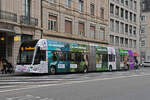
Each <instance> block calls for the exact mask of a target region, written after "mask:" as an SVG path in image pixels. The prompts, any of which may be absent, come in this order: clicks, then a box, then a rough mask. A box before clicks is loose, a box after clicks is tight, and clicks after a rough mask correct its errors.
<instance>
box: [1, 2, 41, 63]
mask: <svg viewBox="0 0 150 100" xmlns="http://www.w3.org/2000/svg"><path fill="white" fill-rule="evenodd" d="M40 37H41V0H0V57H1V58H6V59H7V60H8V61H9V62H11V63H12V64H13V65H14V64H16V60H17V55H18V51H19V46H20V44H21V43H22V42H23V41H26V40H31V39H40Z"/></svg>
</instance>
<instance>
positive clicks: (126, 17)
mask: <svg viewBox="0 0 150 100" xmlns="http://www.w3.org/2000/svg"><path fill="white" fill-rule="evenodd" d="M125 19H126V20H128V11H127V10H126V11H125Z"/></svg>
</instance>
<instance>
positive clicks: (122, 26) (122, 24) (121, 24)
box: [120, 23, 124, 34]
mask: <svg viewBox="0 0 150 100" xmlns="http://www.w3.org/2000/svg"><path fill="white" fill-rule="evenodd" d="M120 32H121V34H123V33H124V23H120Z"/></svg>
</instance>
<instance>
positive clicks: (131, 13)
mask: <svg viewBox="0 0 150 100" xmlns="http://www.w3.org/2000/svg"><path fill="white" fill-rule="evenodd" d="M130 21H132V13H131V12H130Z"/></svg>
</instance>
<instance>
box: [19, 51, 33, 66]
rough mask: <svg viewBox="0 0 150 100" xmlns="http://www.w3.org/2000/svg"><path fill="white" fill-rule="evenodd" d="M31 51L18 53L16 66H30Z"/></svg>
mask: <svg viewBox="0 0 150 100" xmlns="http://www.w3.org/2000/svg"><path fill="white" fill-rule="evenodd" d="M33 52H34V51H33V50H27V51H25V50H24V51H20V53H19V56H18V60H17V64H31V63H32V58H33Z"/></svg>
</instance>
